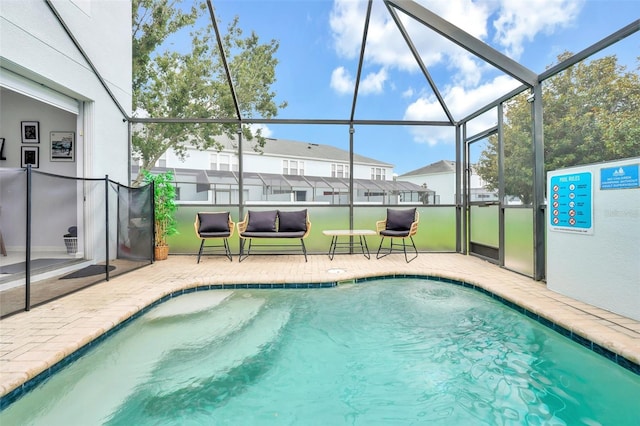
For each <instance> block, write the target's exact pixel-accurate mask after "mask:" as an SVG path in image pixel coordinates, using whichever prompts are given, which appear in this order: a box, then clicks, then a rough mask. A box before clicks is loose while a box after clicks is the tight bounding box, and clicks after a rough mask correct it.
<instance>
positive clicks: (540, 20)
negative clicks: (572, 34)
mask: <svg viewBox="0 0 640 426" xmlns="http://www.w3.org/2000/svg"><path fill="white" fill-rule="evenodd" d="M583 4H584V0H531V1H526V2H525V1H513V0H501V5H500V10H499V11H498V14H499V16H498V19H496V20H495V22H494V23H493V27H494V28H495V29H496V35H495V37H494V40H495V41H496V42H497V43H498V44H500V45H501V46H504V47H505V48H506V51H507V54H508V55H510V56H512V57H513V58H516V59H517V58H519V57H520V56H521V55H522V53H523V44H524V42H525V41H532V40H533V39H534V38H535V36H536V35H537V34H538V33H547V34H549V33H552V32H553V31H554V30H555V29H556V28H557V27H564V26H567V25H570V24H571V23H572V22H573V21H574V20H575V19H576V18H577V16H578V13H579V12H580V10H581V9H582V6H583Z"/></svg>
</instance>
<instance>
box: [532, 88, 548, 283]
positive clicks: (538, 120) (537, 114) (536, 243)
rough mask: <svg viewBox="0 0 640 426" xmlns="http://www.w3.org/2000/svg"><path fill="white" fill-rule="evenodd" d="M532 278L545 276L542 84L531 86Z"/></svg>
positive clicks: (540, 278) (537, 278)
mask: <svg viewBox="0 0 640 426" xmlns="http://www.w3.org/2000/svg"><path fill="white" fill-rule="evenodd" d="M532 113H533V279H534V280H537V281H540V280H542V279H544V277H545V269H546V266H545V258H544V256H545V241H544V238H545V236H544V234H545V210H544V209H545V203H544V192H545V175H544V131H543V122H542V85H541V84H540V83H538V84H536V85H535V86H533V106H532Z"/></svg>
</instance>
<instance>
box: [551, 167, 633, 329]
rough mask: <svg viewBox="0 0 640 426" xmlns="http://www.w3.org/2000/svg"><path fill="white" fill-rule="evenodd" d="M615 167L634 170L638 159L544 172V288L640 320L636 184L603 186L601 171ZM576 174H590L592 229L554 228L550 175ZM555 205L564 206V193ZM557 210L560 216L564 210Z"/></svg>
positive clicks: (552, 176)
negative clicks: (545, 284) (545, 266)
mask: <svg viewBox="0 0 640 426" xmlns="http://www.w3.org/2000/svg"><path fill="white" fill-rule="evenodd" d="M619 166H629V167H631V168H636V173H637V168H638V167H640V157H638V158H633V159H628V160H623V161H615V162H610V163H601V164H597V165H589V166H581V167H573V168H570V169H563V170H558V171H553V172H550V173H549V174H548V177H547V194H549V195H548V196H549V201H548V204H549V207H548V208H547V212H548V217H547V286H548V288H549V289H550V290H553V291H555V292H558V293H561V294H564V295H567V296H570V297H572V298H574V299H577V300H581V301H583V302H586V303H589V304H591V305H594V306H598V307H600V308H603V309H606V310H609V311H611V312H615V313H618V314H620V315H624V316H627V317H629V318H633V319H636V320H640V244H639V243H638V242H639V241H640V188H638V187H633V188H625V189H601V179H602V178H601V173H602V170H603V169H610V168H613V167H619ZM580 173H591V177H592V188H593V195H592V211H593V215H592V216H593V220H592V226H591V229H587V228H584V229H581V230H580V231H581V232H578V231H570V230H569V231H567V230H562V228H561V229H560V230H558V229H557V228H556V229H553V228H552V224H551V220H552V218H553V217H554V213H553V211H554V205H553V202H554V199H553V194H554V192H553V188H551V187H550V185H551V182H552V179H553V178H554V177H557V179H559V178H560V177H564V176H567V175H569V176H571V175H574V174H580ZM636 177H637V174H636ZM577 199H579V198H577ZM559 203H560V206H558V208H560V209H562V208H563V198H562V197H560V199H559ZM560 212H561V213H560V214H562V210H560ZM581 216H583V215H581V214H580V213H577V215H576V217H581ZM564 228H566V227H564Z"/></svg>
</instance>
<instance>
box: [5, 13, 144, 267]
mask: <svg viewBox="0 0 640 426" xmlns="http://www.w3.org/2000/svg"><path fill="white" fill-rule="evenodd" d="M52 4H53V7H54V8H55V9H56V10H57V12H58V13H59V15H60V16H61V19H62V20H63V21H64V23H65V25H66V26H67V27H68V28H69V30H70V32H71V33H72V34H73V37H74V38H75V39H76V40H77V41H78V43H79V45H80V46H81V48H82V50H84V52H85V54H86V55H87V57H88V58H89V60H90V61H91V63H93V65H94V66H95V68H96V69H97V70H98V72H99V73H100V75H101V76H102V77H103V79H104V80H105V81H106V85H107V86H108V87H109V90H110V91H111V92H112V93H113V95H114V97H115V98H116V99H117V100H118V102H119V103H120V105H121V107H122V108H123V109H124V113H125V114H123V113H122V111H121V110H120V108H118V106H117V105H116V103H115V102H114V101H113V100H112V99H111V96H110V95H109V93H108V91H107V90H106V89H105V88H104V87H103V86H102V84H101V83H100V81H99V79H98V78H97V77H96V75H95V73H94V70H93V69H92V67H91V66H90V64H89V63H88V62H87V61H86V60H85V59H84V57H83V55H82V53H81V52H80V50H79V49H78V47H77V46H76V45H75V44H74V43H73V40H72V38H71V37H70V36H69V35H68V34H67V33H66V31H65V30H64V28H63V26H62V25H61V23H60V22H59V21H58V19H57V18H56V16H55V14H54V13H53V11H52V10H50V8H49V6H48V5H47V3H46V2H44V1H37V0H2V1H1V2H0V66H1V69H0V81H1V82H2V85H3V87H5V88H8V89H3V93H5V94H7V95H6V96H3V98H2V99H0V112H1V114H0V115H1V116H2V117H3V119H2V128H1V129H0V130H1V133H2V137H5V138H6V141H7V147H9V146H11V148H10V149H11V150H12V152H13V154H12V155H11V160H7V161H2V162H0V167H20V163H19V162H20V158H19V156H15V155H14V154H15V151H14V150H16V149H18V150H19V149H20V148H19V146H20V142H21V139H20V121H22V120H28V121H38V122H39V123H40V143H39V148H40V152H39V157H40V167H39V170H40V171H45V172H52V173H60V174H64V175H70V176H81V177H104V176H105V175H109V178H110V179H112V180H115V181H119V182H121V183H125V184H126V183H128V181H129V139H128V124H127V123H126V116H127V115H130V114H131V102H132V90H131V76H132V69H131V54H132V50H131V2H130V1H73V0H58V1H54V2H52ZM107 40H108V42H105V41H107ZM8 76H15V77H16V81H18V82H23V83H24V84H22V83H21V84H22V86H23V87H28V86H30V87H31V89H30V90H28V91H22V90H20V89H19V88H17V86H19V85H20V84H19V85H14V86H12V85H11V84H10V83H8V81H9V80H7V78H8ZM9 89H10V90H11V92H13V93H11V92H9V91H8V90H9ZM50 94H53V95H54V96H53V97H55V94H58V95H62V96H61V97H66V98H67V99H71V101H72V104H73V100H75V107H76V111H75V112H73V113H69V112H65V111H63V110H62V109H60V108H59V105H56V103H55V102H50V101H48V98H49V96H48V95H50ZM12 111H14V112H15V111H22V113H21V114H20V118H18V117H17V116H15V115H12V114H13V112H12ZM53 130H57V131H74V132H75V139H76V140H75V143H76V150H75V161H73V162H69V163H65V164H62V163H52V162H50V161H49V160H48V159H49V155H50V142H49V132H50V131H53ZM0 195H2V198H3V203H2V204H5V202H6V203H7V204H8V201H10V200H8V196H7V195H5V194H0ZM82 197H83V194H81V193H79V194H78V197H77V204H76V206H74V207H72V208H73V209H75V210H76V211H75V212H74V213H75V215H74V216H75V217H77V218H78V223H77V225H78V226H79V229H82V230H83V233H84V237H85V240H86V241H87V250H86V252H85V255H86V256H87V257H88V258H94V259H96V260H103V258H104V256H105V250H104V226H102V224H103V223H104V203H103V201H102V200H98V199H93V198H92V197H91V195H90V194H89V196H88V198H87V200H86V202H84V201H83V198H82ZM42 213H43V214H44V213H47V214H51V212H42ZM57 213H60V212H57ZM0 220H3V219H2V217H0ZM33 220H34V221H38V220H42V218H38V217H33ZM7 228H8V227H7V226H6V224H5V226H3V229H7ZM55 232H56V238H57V239H59V237H60V236H59V235H58V234H59V233H60V231H59V230H56V231H55ZM113 232H114V233H115V230H114V231H113ZM111 239H112V240H113V241H115V236H113V238H111ZM113 252H115V250H114V251H113Z"/></svg>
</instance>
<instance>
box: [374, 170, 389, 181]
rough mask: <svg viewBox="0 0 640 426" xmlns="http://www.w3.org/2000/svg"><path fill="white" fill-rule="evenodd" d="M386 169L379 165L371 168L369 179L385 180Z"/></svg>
mask: <svg viewBox="0 0 640 426" xmlns="http://www.w3.org/2000/svg"><path fill="white" fill-rule="evenodd" d="M386 173H387V171H386V170H385V169H383V168H381V167H372V168H371V180H387V177H386Z"/></svg>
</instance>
